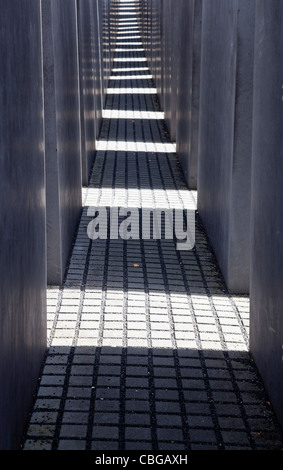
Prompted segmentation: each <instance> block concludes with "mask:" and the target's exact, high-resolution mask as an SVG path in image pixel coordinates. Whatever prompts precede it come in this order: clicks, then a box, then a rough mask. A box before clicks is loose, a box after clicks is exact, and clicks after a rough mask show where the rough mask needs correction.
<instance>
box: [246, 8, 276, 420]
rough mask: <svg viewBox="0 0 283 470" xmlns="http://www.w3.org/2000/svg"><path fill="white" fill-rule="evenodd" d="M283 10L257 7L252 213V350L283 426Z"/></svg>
mask: <svg viewBox="0 0 283 470" xmlns="http://www.w3.org/2000/svg"><path fill="white" fill-rule="evenodd" d="M282 22H283V4H282V2H281V1H280V0H275V1H273V2H269V1H268V0H259V1H258V2H257V15H256V39H255V80H254V114H253V158H252V204H251V207H252V212H251V221H252V223H251V226H252V229H251V239H252V249H251V254H252V256H251V293H250V297H251V319H250V322H251V327H250V329H251V333H250V348H251V352H252V354H253V356H254V358H255V361H256V364H257V367H258V369H259V371H260V374H261V376H262V378H263V381H264V383H265V386H266V388H267V391H268V393H269V396H270V399H271V402H272V405H273V407H274V409H275V411H276V413H277V416H278V418H279V420H280V423H281V426H282V425H283V402H282V389H283V361H282V347H283V346H282V345H283V336H282V333H283V318H282V308H283V292H282V283H283V276H282V259H283V246H282V233H283V218H282V198H283V188H282V173H283V154H282V149H283V146H282V126H283V108H282V95H283V90H282V88H283V84H282V83H283V82H282V76H283V65H282V61H281V60H278V59H279V57H280V56H281V51H282V46H283V35H282Z"/></svg>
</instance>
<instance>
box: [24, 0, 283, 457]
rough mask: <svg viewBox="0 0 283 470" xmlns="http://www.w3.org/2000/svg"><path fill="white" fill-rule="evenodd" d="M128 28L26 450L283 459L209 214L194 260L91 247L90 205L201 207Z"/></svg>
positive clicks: (118, 243) (58, 296)
mask: <svg viewBox="0 0 283 470" xmlns="http://www.w3.org/2000/svg"><path fill="white" fill-rule="evenodd" d="M127 5H128V6H130V3H127ZM126 18H127V19H129V16H127V17H126ZM120 21H121V23H120V28H121V29H120V30H119V32H120V33H121V34H120V35H118V41H117V48H118V49H119V50H120V49H122V48H125V49H127V50H125V51H124V52H123V53H121V52H119V51H117V55H116V61H115V63H114V69H113V73H112V77H111V80H110V85H109V90H108V95H107V102H106V107H105V114H104V116H105V118H104V120H103V125H102V129H101V135H100V139H99V143H98V150H97V155H96V161H95V165H94V168H93V172H92V175H91V179H90V183H89V186H88V187H87V188H84V192H83V196H84V204H83V211H82V217H81V222H80V225H79V228H78V232H77V234H76V240H75V243H74V246H73V251H72V255H71V257H70V260H69V265H68V269H67V271H66V276H65V281H64V283H63V285H62V286H61V287H59V288H55V287H54V288H51V287H50V288H49V289H48V350H47V353H46V358H45V361H44V364H43V368H42V374H41V376H40V380H39V385H38V389H37V391H36V394H35V397H34V403H33V408H32V410H31V413H30V417H29V421H28V424H27V429H26V432H25V436H24V440H23V449H25V450H38V449H42V450H57V449H58V450H68V449H69V450H99V451H100V450H105V451H107V450H109V451H110V450H120V451H126V450H136V451H139V450H148V451H150V450H159V451H178V450H179V451H187V450H211V449H212V450H214V449H215V450H218V449H219V450H221V449H225V450H233V449H236V450H246V449H247V450H250V449H251V450H257V449H279V448H282V435H281V432H280V429H279V427H278V424H277V422H276V418H275V416H274V414H273V412H272V409H271V406H270V403H269V402H268V397H267V396H266V393H265V390H264V387H263V385H262V383H261V380H260V377H259V376H258V373H257V370H256V367H255V365H254V362H253V360H252V358H251V357H250V355H249V352H248V338H249V299H248V298H247V297H246V296H231V295H229V293H228V292H227V289H226V287H225V284H224V282H223V279H222V277H221V273H220V272H219V269H218V267H217V263H216V262H215V259H214V256H213V252H212V250H211V248H210V246H209V242H208V240H207V238H206V235H205V231H204V229H203V227H202V224H201V221H200V219H199V217H198V214H197V212H196V244H195V248H194V250H192V251H178V250H177V249H176V244H175V242H173V241H170V240H169V241H168V240H147V241H145V240H142V238H141V237H140V238H139V239H138V240H129V241H124V240H122V239H117V240H110V239H109V236H108V237H107V238H106V239H105V240H102V239H100V240H95V241H94V240H90V239H89V238H88V236H87V226H88V224H89V222H90V217H89V216H88V208H89V207H99V206H101V207H102V206H104V207H107V208H113V207H125V208H129V207H136V208H138V209H139V211H140V210H141V209H142V208H143V207H151V208H156V207H158V208H160V207H161V208H175V207H184V206H185V205H186V207H187V206H188V205H191V206H192V207H193V205H194V204H195V200H196V196H197V195H196V194H195V193H194V192H191V191H188V189H187V187H186V185H185V182H184V179H183V175H182V172H181V170H180V165H179V162H178V159H177V156H176V154H175V151H174V149H173V146H172V143H171V142H170V138H169V136H168V132H167V130H166V127H165V124H164V120H163V119H162V113H161V111H160V107H159V103H158V99H157V96H156V94H154V92H153V90H152V89H153V87H154V84H153V82H152V80H151V78H150V72H149V71H148V69H147V62H141V59H144V58H145V56H144V52H143V51H140V50H138V51H136V50H135V51H129V49H131V45H129V44H121V43H125V42H127V43H130V42H132V43H133V45H132V49H136V48H137V44H134V43H135V42H137V38H136V36H138V35H139V34H138V32H137V31H135V30H134V28H135V25H133V31H131V32H130V31H129V30H128V29H127V30H125V31H124V32H123V24H124V23H123V16H122V15H121V16H120ZM122 34H123V36H122ZM119 37H120V38H122V37H123V39H119ZM126 38H128V39H127V40H126ZM138 48H140V46H138ZM119 58H122V59H123V61H121V62H119V60H118V59H119ZM126 59H127V61H126ZM141 63H142V64H143V65H142V67H141ZM115 77H117V78H115ZM123 77H124V78H123ZM144 77H145V78H144ZM149 90H151V93H149ZM142 143H143V144H144V146H146V149H145V148H144V147H143V146H142V145H141V144H142ZM135 145H136V146H135ZM108 230H109V228H108ZM108 235H109V233H108Z"/></svg>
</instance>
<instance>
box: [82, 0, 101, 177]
mask: <svg viewBox="0 0 283 470" xmlns="http://www.w3.org/2000/svg"><path fill="white" fill-rule="evenodd" d="M77 5H78V31H79V33H78V37H79V63H80V67H79V70H80V106H81V133H82V184H83V185H84V186H87V184H88V181H89V176H90V170H91V167H92V164H93V161H94V157H95V150H96V140H97V139H98V134H99V130H100V124H101V119H102V98H101V96H102V90H101V87H102V84H101V73H100V53H99V42H98V38H99V24H98V15H97V3H96V2H95V0H78V1H77Z"/></svg>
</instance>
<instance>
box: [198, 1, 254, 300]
mask: <svg viewBox="0 0 283 470" xmlns="http://www.w3.org/2000/svg"><path fill="white" fill-rule="evenodd" d="M254 15H255V2H254V1H253V0H252V1H247V0H239V1H235V0H215V1H213V2H211V1H210V0H206V1H203V16H202V19H203V33H202V54H201V100H200V128H199V133H200V134H199V175H198V209H199V212H200V215H201V218H202V220H203V223H204V225H205V228H206V231H207V234H208V236H209V238H210V241H211V243H212V247H213V249H214V252H215V254H216V257H217V259H218V262H219V265H220V267H221V270H222V273H223V276H224V278H225V280H226V283H227V286H228V288H229V290H230V291H231V292H233V293H242V294H243V293H248V292H249V276H250V184H251V142H252V140H251V139H252V96H253V93H252V92H253V49H254Z"/></svg>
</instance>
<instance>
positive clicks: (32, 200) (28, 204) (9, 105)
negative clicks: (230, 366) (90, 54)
mask: <svg viewBox="0 0 283 470" xmlns="http://www.w3.org/2000/svg"><path fill="white" fill-rule="evenodd" d="M2 3H5V5H1V6H2V8H1V15H0V34H1V54H0V70H1V73H0V109H1V118H0V200H1V204H0V247H1V248H0V279H1V283H0V323H1V327H0V356H1V360H0V383H1V387H0V423H1V425H0V449H1V450H17V449H18V448H19V447H18V446H19V444H20V439H21V436H22V432H23V427H24V424H25V420H26V419H27V415H28V412H29V410H30V406H31V403H32V397H33V393H34V391H35V388H36V385H37V379H38V375H39V373H40V367H41V362H42V360H43V355H44V352H45V350H46V260H45V249H46V237H45V186H44V184H45V175H44V127H43V117H44V110H43V93H42V89H43V83H42V54H41V3H40V2H39V1H38V0H29V1H27V0H10V1H9V2H2Z"/></svg>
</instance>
